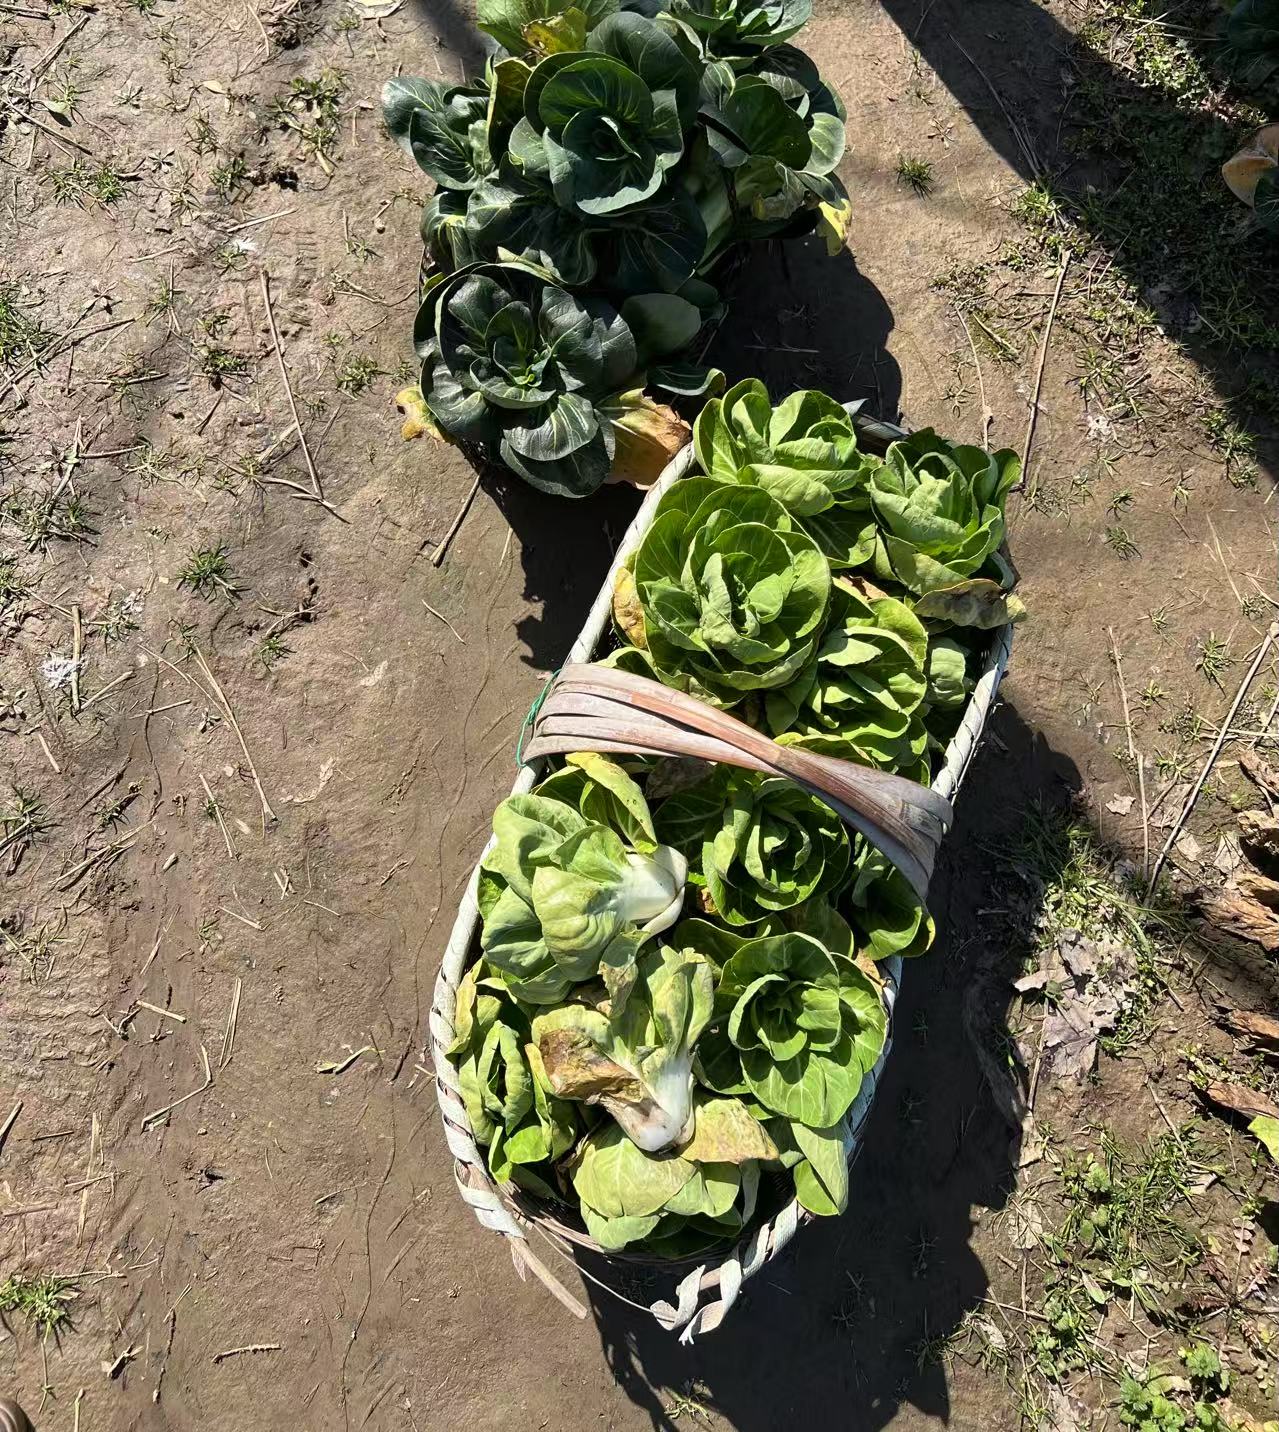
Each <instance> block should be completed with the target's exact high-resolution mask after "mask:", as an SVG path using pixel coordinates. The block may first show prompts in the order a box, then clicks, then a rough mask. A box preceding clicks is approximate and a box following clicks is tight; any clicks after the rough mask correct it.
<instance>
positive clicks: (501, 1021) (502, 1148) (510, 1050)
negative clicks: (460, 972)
mask: <svg viewBox="0 0 1279 1432" xmlns="http://www.w3.org/2000/svg"><path fill="white" fill-rule="evenodd" d="M454 1021H455V1037H454V1041H453V1044H452V1045H451V1047H450V1049H449V1056H450V1058H451V1059H452V1060H453V1061H454V1063H455V1064H456V1065H457V1070H458V1082H459V1084H460V1086H461V1090H462V1102H463V1104H464V1105H465V1106H466V1114H467V1118H468V1119H470V1121H471V1128H472V1129H473V1130H474V1132H475V1137H476V1139H477V1140H478V1141H479V1142H480V1143H481V1144H484V1145H487V1147H488V1150H489V1167H490V1169H491V1170H492V1172H493V1175H494V1177H495V1178H498V1179H499V1180H501V1181H503V1182H514V1183H519V1184H521V1185H522V1186H523V1187H526V1188H530V1189H533V1190H534V1191H536V1192H541V1193H549V1192H550V1191H551V1190H550V1188H549V1186H548V1185H547V1184H546V1182H545V1180H544V1179H543V1178H542V1177H541V1176H540V1175H539V1174H537V1173H536V1172H535V1171H534V1170H533V1168H532V1165H536V1164H539V1163H542V1162H544V1161H547V1160H553V1159H557V1158H559V1157H560V1156H561V1155H562V1154H564V1153H566V1152H567V1151H568V1150H569V1149H570V1148H571V1147H572V1146H573V1143H574V1140H575V1138H576V1135H577V1126H576V1119H575V1118H574V1115H573V1110H572V1108H571V1107H570V1106H569V1105H568V1104H565V1103H562V1102H561V1101H560V1100H558V1099H555V1098H553V1097H551V1096H550V1095H549V1094H548V1093H547V1092H546V1090H545V1088H544V1087H543V1084H539V1082H538V1079H537V1078H536V1077H535V1075H534V1072H533V1068H532V1066H531V1063H530V1059H532V1060H533V1061H536V1059H537V1054H536V1051H535V1050H531V1049H530V1048H529V1040H530V1031H529V1026H528V1021H527V1019H526V1017H525V1016H524V1014H523V1013H522V1012H521V1011H520V1009H519V1007H518V1006H517V1005H516V1003H515V1002H514V1000H512V999H511V998H510V996H509V994H508V992H507V990H506V987H505V986H504V985H503V984H502V982H501V981H500V980H496V979H493V978H491V977H490V976H489V975H488V972H487V971H486V969H485V965H484V962H483V961H482V960H480V961H477V962H476V963H475V964H474V965H472V966H471V968H470V969H469V970H468V971H467V972H466V974H465V976H464V977H463V979H462V982H461V984H460V985H459V986H458V993H457V1007H456V1011H455V1014H454ZM543 1083H544V1081H543Z"/></svg>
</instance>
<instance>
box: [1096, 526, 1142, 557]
mask: <svg viewBox="0 0 1279 1432" xmlns="http://www.w3.org/2000/svg"><path fill="white" fill-rule="evenodd" d="M1104 540H1105V543H1106V546H1107V547H1109V548H1110V550H1111V551H1112V552H1113V553H1114V554H1115V556H1117V557H1121V558H1123V560H1124V561H1125V562H1126V561H1128V560H1129V559H1130V558H1132V557H1137V556H1140V552H1139V550H1138V547H1137V544H1136V543H1135V542H1134V541H1133V540H1132V537H1131V536H1130V535H1129V533H1128V529H1127V528H1126V527H1120V526H1117V525H1116V526H1114V527H1107V528H1106V536H1105V539H1104Z"/></svg>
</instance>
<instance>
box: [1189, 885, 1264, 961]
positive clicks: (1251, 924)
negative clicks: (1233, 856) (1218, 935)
mask: <svg viewBox="0 0 1279 1432" xmlns="http://www.w3.org/2000/svg"><path fill="white" fill-rule="evenodd" d="M1199 909H1200V911H1201V912H1202V913H1203V915H1204V917H1205V918H1206V919H1207V920H1208V921H1209V922H1210V923H1211V924H1213V925H1215V926H1216V927H1217V928H1218V929H1219V930H1222V931H1224V932H1225V933H1226V934H1228V935H1237V936H1238V937H1239V938H1240V939H1241V940H1251V941H1252V943H1253V944H1256V945H1260V946H1261V948H1262V949H1263V950H1266V951H1267V952H1269V953H1271V954H1273V953H1274V952H1275V951H1276V950H1279V915H1276V913H1275V912H1274V911H1273V910H1270V909H1267V907H1266V906H1265V905H1262V904H1260V903H1259V902H1258V901H1256V900H1253V899H1252V898H1251V897H1250V896H1248V895H1245V894H1244V893H1243V892H1242V891H1241V890H1223V891H1221V892H1220V894H1210V893H1209V892H1207V891H1204V892H1202V893H1201V894H1200V896H1199Z"/></svg>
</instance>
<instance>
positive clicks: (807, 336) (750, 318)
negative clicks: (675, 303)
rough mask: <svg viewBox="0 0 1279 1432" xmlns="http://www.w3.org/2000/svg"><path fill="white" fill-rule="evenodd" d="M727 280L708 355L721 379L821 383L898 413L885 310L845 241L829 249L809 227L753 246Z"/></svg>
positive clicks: (872, 407) (774, 390) (896, 371)
mask: <svg viewBox="0 0 1279 1432" xmlns="http://www.w3.org/2000/svg"><path fill="white" fill-rule="evenodd" d="M734 288H735V293H734V297H735V301H734V302H733V304H732V305H731V306H730V308H729V312H728V315H727V317H726V318H725V319H724V322H723V323H722V324H721V325H720V328H719V330H718V332H717V333H716V334H715V338H714V341H713V342H712V344H711V345H710V350H709V352H708V354H707V361H708V362H710V363H713V364H715V365H716V366H717V367H719V368H722V369H723V370H724V373H725V375H726V377H727V380H728V382H729V383H730V384H731V383H735V382H737V381H738V380H739V379H741V378H762V379H763V381H764V383H765V385H766V386H767V388H768V390H769V392H770V393H771V394H772V396H773V397H774V398H775V399H779V398H782V397H784V396H785V395H786V394H787V393H789V392H791V391H792V390H793V389H795V388H820V389H821V390H822V391H823V392H826V393H829V394H830V396H831V397H832V398H834V399H836V400H837V401H838V402H841V403H846V402H851V401H854V400H858V399H860V400H862V401H864V402H865V404H866V407H867V411H869V412H870V413H872V414H873V415H874V416H875V417H877V418H882V419H884V420H885V421H886V422H890V423H891V422H895V421H896V420H897V418H898V416H899V413H898V404H899V402H900V401H901V391H902V379H901V369H900V368H899V367H898V366H897V360H896V359H895V358H893V356H892V355H891V354H890V353H889V352H888V348H887V344H888V338H889V335H890V334H891V333H892V331H893V312H892V309H891V308H890V307H889V306H888V302H887V300H886V299H885V298H884V295H883V294H882V293H881V292H880V291H879V289H878V288H876V286H875V285H874V284H873V283H872V282H871V281H870V279H868V278H867V277H866V276H865V274H863V273H862V272H861V271H860V269H858V267H857V260H856V259H855V257H854V256H853V254H852V253H851V252H850V251H849V250H848V249H846V248H844V249H841V250H840V251H839V253H837V254H836V255H835V256H834V257H831V256H830V255H829V254H827V252H826V250H825V247H824V246H823V244H822V241H821V240H820V239H818V238H817V237H816V236H815V235H809V236H808V237H806V238H803V239H792V240H786V241H781V240H775V241H773V242H771V243H769V244H766V245H765V244H760V245H756V246H755V247H754V248H753V249H752V250H751V251H750V253H749V255H748V257H747V258H746V261H745V262H744V263H743V265H742V267H741V270H740V271H739V272H738V274H737V278H736V283H735V286H734Z"/></svg>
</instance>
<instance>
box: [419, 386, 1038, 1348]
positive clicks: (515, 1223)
mask: <svg viewBox="0 0 1279 1432" xmlns="http://www.w3.org/2000/svg"><path fill="white" fill-rule="evenodd" d="M853 420H854V423H855V424H856V426H857V428H858V429H859V432H860V433H861V434H862V435H863V436H865V437H868V438H870V439H871V440H872V441H876V442H879V443H888V442H891V441H893V440H894V439H895V438H897V437H905V436H908V433H907V431H906V430H905V429H902V428H900V427H898V426H897V425H895V424H892V423H886V422H882V421H879V420H876V419H873V418H870V417H869V416H868V415H862V414H859V413H854V414H853ZM694 456H695V454H694V448H693V444H692V443H691V442H689V443H686V444H685V445H684V447H682V448H681V449H680V450H679V452H678V453H676V454H675V456H674V457H673V458H672V460H671V461H670V462H669V463H668V464H667V466H666V468H665V469H664V470H663V472H662V474H661V476H660V477H659V478H658V480H657V482H656V483H654V484H653V486H652V487H651V488H650V489H649V490H648V492H647V493H646V494H645V496H644V500H643V502H642V503H641V505H640V507H639V510H638V511H637V512H636V514H635V517H634V518H633V519H632V521H631V523H630V525H629V527H628V528H627V530H626V532H625V534H624V535H623V537H622V540H621V541H620V542H619V543H618V547H617V551H616V553H615V555H614V559H613V562H612V563H611V565H610V567H609V570H608V573H607V574H606V576H605V578H604V580H603V582H602V584H601V586H600V590H599V592H598V593H597V594H596V597H595V600H594V601H593V602H592V604H591V607H590V609H589V611H588V613H587V615H586V618H585V621H584V622H583V625H582V629H581V631H580V633H579V635H578V637H577V640H576V641H575V642H574V644H573V646H572V648H571V649H570V651H569V653H568V654H567V656H566V657H565V662H566V663H575V662H584V661H589V660H590V659H591V657H592V656H593V655H594V653H595V650H596V648H597V646H598V644H599V642H600V640H601V639H602V637H603V636H604V634H605V631H606V628H607V624H608V618H609V613H610V610H611V606H612V592H613V582H614V579H615V577H616V575H617V572H618V570H619V569H620V567H621V566H622V564H623V562H624V561H625V560H626V559H627V558H628V557H629V555H630V554H631V552H632V551H633V550H634V548H635V547H636V545H637V544H638V542H639V541H640V539H641V538H642V537H643V535H644V533H645V532H646V531H647V529H648V527H649V525H650V523H651V521H652V517H653V513H654V511H655V509H656V506H657V503H658V502H659V501H660V500H661V497H662V496H663V494H664V493H665V492H666V491H667V490H668V489H669V488H670V487H671V486H672V484H674V483H675V482H677V481H678V480H679V479H681V478H682V477H683V476H684V475H685V473H686V472H687V471H688V469H689V468H690V467H691V466H692V465H693V461H694ZM990 635H991V640H990V645H989V647H988V649H987V654H986V659H985V663H984V665H983V669H982V673H981V676H980V677H979V678H978V681H977V683H976V685H975V686H974V688H973V691H972V693H971V694H970V696H969V699H968V703H967V705H966V706H965V708H964V714H963V717H962V718H961V721H960V724H959V726H958V728H957V729H956V731H955V733H954V735H953V736H952V737H951V740H950V741H949V743H948V745H947V748H946V754H945V758H944V761H943V764H942V766H941V768H940V770H939V771H938V773H937V775H936V776H935V777H934V779H933V781H932V783H931V785H932V788H933V789H934V790H936V791H938V792H939V793H940V794H941V795H943V796H945V797H947V798H948V799H949V798H950V797H952V796H953V795H954V793H955V791H956V790H957V789H958V788H959V786H960V784H961V783H962V781H963V779H964V777H965V775H966V774H967V771H968V768H969V766H970V764H971V762H972V759H973V756H974V754H975V752H976V749H977V745H978V741H979V739H980V736H981V733H982V730H983V728H984V726H985V723H986V719H987V717H988V715H989V713H990V710H991V708H992V706H993V705H994V700H995V695H996V692H997V690H998V687H999V683H1000V680H1001V678H1002V676H1003V673H1004V669H1005V667H1006V665H1007V662H1008V657H1009V653H1010V649H1011V645H1012V625H1011V623H1010V624H1008V625H1005V626H1003V627H1000V628H996V629H994V630H993V631H992V632H991V634H990ZM545 765H546V762H544V761H537V760H534V761H531V762H525V763H523V764H521V766H520V768H519V771H518V773H517V775H516V779H515V781H514V783H513V785H512V789H511V794H512V795H518V794H524V793H527V792H528V791H529V790H530V789H531V788H532V787H533V785H534V784H536V782H537V781H538V780H539V779H541V777H542V774H543V770H544V767H545ZM491 844H492V837H490V840H489V842H488V843H486V845H485V847H484V850H483V851H481V853H480V856H479V859H477V861H476V863H475V866H474V868H473V869H472V872H471V875H470V877H469V879H468V881H467V884H466V887H465V889H464V892H463V895H462V898H461V901H460V902H459V907H458V913H457V916H456V919H455V921H454V925H453V928H452V931H451V934H450V937H449V941H448V944H447V946H446V948H445V951H444V954H443V956H442V958H441V962H440V968H439V971H438V974H437V977H436V982H435V987H434V993H433V997H432V1008H431V1017H430V1044H431V1054H432V1062H433V1064H434V1067H435V1075H436V1077H435V1081H434V1082H435V1090H436V1096H437V1099H438V1100H439V1104H440V1113H441V1119H442V1121H443V1124H444V1130H445V1135H446V1140H447V1142H448V1144H449V1148H450V1151H451V1152H452V1153H453V1156H454V1177H455V1179H456V1180H457V1183H458V1187H459V1190H460V1191H461V1193H462V1195H463V1198H464V1199H465V1200H466V1201H467V1202H468V1203H470V1204H471V1206H472V1208H473V1210H474V1211H475V1213H476V1216H477V1217H478V1218H479V1219H480V1221H481V1222H483V1223H485V1224H486V1226H489V1227H493V1228H495V1229H496V1230H497V1231H499V1232H502V1233H504V1234H505V1235H506V1236H507V1237H508V1238H509V1239H519V1240H524V1239H525V1238H526V1230H533V1229H536V1230H538V1231H539V1232H541V1233H542V1234H543V1235H544V1236H545V1237H546V1238H547V1239H548V1241H549V1242H550V1243H551V1244H552V1246H553V1247H556V1248H557V1250H558V1251H561V1252H563V1249H561V1248H560V1247H559V1243H558V1242H557V1240H562V1241H563V1242H564V1243H566V1244H568V1245H570V1247H573V1248H576V1249H581V1250H582V1251H584V1252H587V1253H590V1254H592V1255H594V1256H595V1257H596V1258H599V1259H602V1260H604V1261H605V1262H606V1263H609V1264H614V1263H615V1264H617V1265H619V1267H631V1268H636V1269H639V1268H645V1269H650V1270H653V1271H655V1272H659V1273H665V1274H669V1275H672V1276H678V1275H680V1274H681V1273H682V1272H684V1271H685V1270H686V1269H688V1268H689V1267H694V1270H695V1273H696V1274H697V1277H696V1280H694V1277H693V1275H692V1274H690V1275H689V1277H688V1278H687V1279H685V1280H683V1282H682V1283H681V1294H684V1293H687V1292H688V1289H687V1284H689V1283H694V1282H695V1287H696V1290H697V1291H698V1293H700V1291H703V1290H705V1289H707V1288H714V1287H715V1286H716V1285H717V1283H718V1280H719V1274H720V1268H721V1267H722V1266H723V1265H725V1264H728V1263H732V1264H734V1266H739V1265H740V1264H741V1263H743V1262H744V1263H746V1264H747V1265H748V1266H747V1270H746V1271H745V1272H744V1273H743V1272H741V1270H740V1267H739V1273H738V1276H739V1277H741V1276H749V1275H750V1272H752V1271H754V1270H755V1269H756V1268H757V1267H759V1266H762V1264H763V1263H764V1262H767V1261H768V1260H769V1259H770V1258H771V1257H773V1256H775V1254H776V1253H778V1252H780V1251H781V1248H782V1247H783V1246H785V1244H786V1243H787V1242H789V1240H790V1238H791V1237H792V1236H793V1235H794V1233H795V1232H796V1231H797V1229H798V1228H799V1227H802V1226H803V1225H805V1224H806V1223H808V1222H810V1221H811V1220H812V1218H813V1217H814V1215H812V1214H811V1213H809V1212H808V1211H807V1210H806V1209H804V1208H802V1207H801V1206H800V1204H799V1202H798V1199H797V1198H794V1197H792V1198H791V1200H790V1201H789V1202H788V1203H787V1204H785V1205H784V1206H783V1207H782V1208H781V1209H780V1210H777V1211H774V1212H773V1213H771V1214H768V1215H765V1214H764V1213H762V1212H760V1211H757V1212H756V1214H755V1215H754V1216H753V1217H752V1219H751V1221H750V1222H749V1223H748V1224H747V1225H746V1226H744V1227H743V1228H742V1229H740V1230H738V1231H737V1232H736V1233H735V1234H733V1235H732V1236H731V1237H730V1238H726V1239H725V1240H723V1241H722V1242H720V1243H717V1244H715V1245H713V1246H708V1247H707V1248H706V1249H705V1250H703V1251H702V1252H700V1253H696V1254H687V1255H682V1256H681V1257H679V1258H662V1257H660V1256H655V1255H653V1254H651V1253H649V1254H647V1255H646V1254H642V1253H627V1251H626V1250H625V1249H621V1250H607V1249H604V1248H602V1247H601V1246H600V1245H599V1244H598V1243H597V1242H596V1241H595V1240H594V1239H593V1238H591V1237H590V1235H589V1234H588V1233H585V1232H583V1231H581V1230H578V1229H575V1228H572V1227H570V1226H568V1225H566V1224H565V1223H563V1222H562V1221H561V1220H560V1219H559V1218H558V1217H556V1216H555V1214H554V1213H553V1212H552V1211H551V1209H552V1207H553V1206H552V1205H548V1204H546V1203H545V1201H544V1200H538V1199H537V1198H536V1197H535V1196H533V1195H530V1194H528V1193H526V1192H524V1191H522V1190H519V1189H518V1188H515V1187H514V1186H512V1185H505V1184H499V1183H497V1181H496V1180H494V1179H493V1178H492V1176H491V1174H490V1173H489V1170H488V1166H487V1162H486V1161H485V1159H484V1157H483V1153H482V1151H481V1150H480V1149H479V1148H478V1147H477V1145H476V1143H475V1139H474V1133H473V1130H472V1129H471V1127H470V1123H469V1120H468V1118H467V1116H466V1112H465V1108H464V1107H463V1105H462V1101H461V1098H460V1091H459V1089H458V1085H457V1075H456V1072H455V1070H454V1068H453V1065H452V1064H451V1062H450V1061H449V1059H448V1057H447V1052H446V1051H447V1049H448V1046H449V1044H450V1043H451V1042H452V1036H453V1016H454V1011H455V1009H456V996H457V986H458V983H459V982H460V979H461V977H462V975H463V973H464V972H465V970H466V969H467V968H468V967H469V965H470V964H472V963H473V962H474V959H475V958H476V954H477V951H476V947H475V941H476V933H477V926H478V921H479V911H478V904H477V900H476V895H477V887H478V879H479V872H480V862H481V861H482V860H483V859H484V856H485V855H486V854H487V853H488V850H489V848H490V846H491ZM880 969H881V970H882V971H883V973H884V977H885V978H884V990H883V995H884V1003H885V1007H886V1011H887V1016H888V1027H887V1032H886V1035H885V1041H884V1047H883V1049H882V1050H881V1052H880V1056H879V1058H878V1060H877V1061H876V1063H875V1065H874V1067H873V1068H872V1069H871V1070H870V1071H869V1072H868V1074H867V1075H866V1076H865V1078H864V1079H863V1082H862V1090H861V1092H859V1095H858V1098H857V1101H856V1102H855V1103H854V1106H853V1108H852V1109H851V1110H850V1111H849V1114H848V1115H846V1116H845V1120H844V1123H843V1134H844V1143H845V1152H846V1156H847V1157H848V1159H849V1162H850V1164H851V1163H852V1162H853V1161H854V1160H855V1158H856V1156H857V1154H858V1152H859V1151H860V1135H861V1131H862V1127H863V1126H864V1123H865V1121H866V1118H867V1117H868V1116H869V1112H870V1107H871V1104H872V1103H873V1100H874V1096H875V1093H876V1089H877V1085H878V1081H879V1079H880V1077H881V1076H882V1072H883V1069H884V1067H885V1064H886V1061H887V1059H888V1055H889V1053H890V1052H891V1049H892V1041H893V1005H894V1003H895V1000H896V996H897V990H898V986H899V984H900V981H901V974H902V959H901V957H900V956H893V957H891V958H890V959H887V960H885V961H883V962H882V963H881V965H880ZM495 1205H497V1206H496V1207H495ZM513 1256H516V1255H515V1251H514V1249H513ZM520 1257H524V1258H525V1259H526V1260H527V1261H528V1262H529V1263H530V1266H532V1267H533V1269H534V1271H535V1273H537V1274H538V1276H539V1277H540V1278H541V1279H542V1281H544V1282H547V1283H548V1286H552V1285H554V1286H552V1291H554V1292H556V1295H557V1296H559V1297H560V1298H561V1301H567V1302H568V1303H569V1304H570V1305H572V1303H573V1300H572V1299H571V1297H570V1296H569V1295H568V1294H567V1293H566V1292H565V1291H564V1290H563V1289H562V1288H560V1287H559V1286H558V1284H557V1283H556V1280H555V1279H554V1278H553V1275H550V1274H548V1273H547V1272H546V1270H544V1269H542V1268H540V1267H539V1266H538V1264H537V1262H536V1260H535V1259H529V1258H528V1255H527V1253H523V1254H521V1255H520ZM520 1257H516V1262H517V1267H518V1266H519V1264H520ZM579 1271H580V1269H579ZM593 1281H596V1282H598V1281H599V1280H598V1279H594V1280H593ZM602 1286H605V1287H607V1285H606V1284H604V1285H602ZM609 1291H615V1290H613V1289H609ZM617 1296H619V1297H620V1296H622V1295H621V1294H618V1295H617ZM733 1296H734V1297H735V1296H736V1290H735V1289H734V1290H733ZM685 1302H687V1297H685V1296H682V1297H681V1308H680V1310H679V1312H677V1311H676V1309H674V1308H670V1307H669V1305H664V1304H658V1305H655V1306H654V1307H653V1308H652V1309H650V1310H649V1311H652V1312H653V1313H654V1315H655V1316H657V1317H658V1319H659V1321H662V1322H664V1323H666V1324H667V1325H668V1326H678V1325H679V1324H680V1323H681V1322H687V1321H688V1317H687V1316H682V1314H683V1304H684V1303H685ZM729 1302H730V1303H731V1298H730V1299H729ZM658 1308H662V1309H663V1310H664V1311H663V1312H660V1313H659V1312H658ZM574 1310H575V1311H578V1312H579V1315H580V1314H581V1313H582V1312H584V1310H582V1309H580V1308H575V1309H574ZM693 1311H696V1309H695V1308H694V1310H693ZM667 1314H669V1315H670V1317H669V1318H668V1317H667V1316H666V1315H667ZM690 1316H691V1314H690ZM721 1316H722V1314H721ZM671 1319H673V1321H672V1320H671ZM716 1321H718V1320H716ZM712 1325H714V1324H712Z"/></svg>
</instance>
